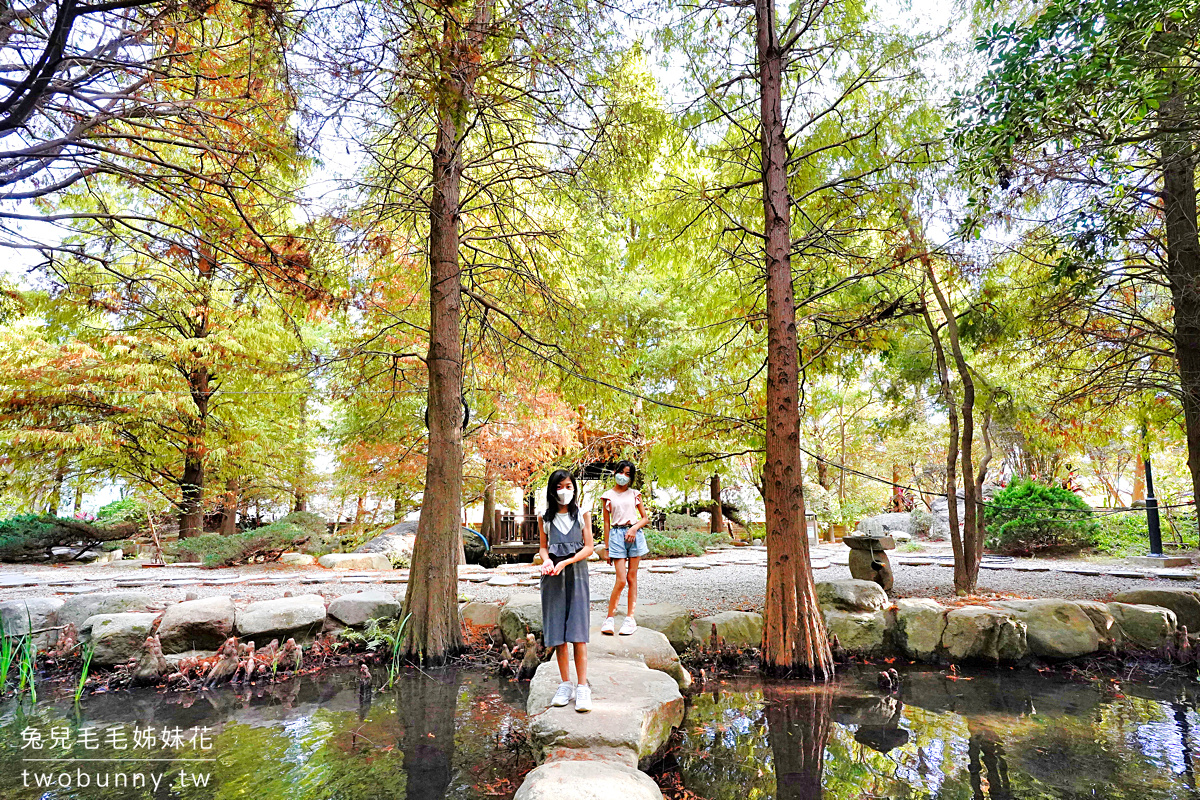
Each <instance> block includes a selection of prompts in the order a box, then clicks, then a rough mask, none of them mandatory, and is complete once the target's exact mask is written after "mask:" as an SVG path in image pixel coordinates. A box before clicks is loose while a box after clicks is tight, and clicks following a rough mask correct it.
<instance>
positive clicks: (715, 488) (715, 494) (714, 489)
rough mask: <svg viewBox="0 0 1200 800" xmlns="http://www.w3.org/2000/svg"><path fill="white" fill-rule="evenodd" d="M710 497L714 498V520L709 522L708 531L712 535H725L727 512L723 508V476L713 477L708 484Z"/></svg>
mask: <svg viewBox="0 0 1200 800" xmlns="http://www.w3.org/2000/svg"><path fill="white" fill-rule="evenodd" d="M708 490H709V495H710V496H711V497H712V512H711V514H712V519H711V520H709V526H708V529H709V531H711V532H712V533H723V532H724V531H725V512H724V509H722V508H721V476H720V475H713V476H712V478H710V479H709V482H708Z"/></svg>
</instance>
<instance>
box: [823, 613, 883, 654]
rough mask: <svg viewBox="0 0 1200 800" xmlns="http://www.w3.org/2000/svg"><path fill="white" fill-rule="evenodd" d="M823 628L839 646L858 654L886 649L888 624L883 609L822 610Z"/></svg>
mask: <svg viewBox="0 0 1200 800" xmlns="http://www.w3.org/2000/svg"><path fill="white" fill-rule="evenodd" d="M823 613H824V616H825V628H826V630H827V631H828V632H829V635H830V636H836V637H837V641H838V644H839V645H840V646H841V648H842V649H843V650H845V651H847V652H849V653H853V654H855V655H859V656H876V655H880V654H881V653H883V652H884V651H885V650H886V649H887V633H888V624H887V617H886V616H885V614H884V612H883V611H839V610H837V609H836V608H831V609H828V610H827V611H824V612H823Z"/></svg>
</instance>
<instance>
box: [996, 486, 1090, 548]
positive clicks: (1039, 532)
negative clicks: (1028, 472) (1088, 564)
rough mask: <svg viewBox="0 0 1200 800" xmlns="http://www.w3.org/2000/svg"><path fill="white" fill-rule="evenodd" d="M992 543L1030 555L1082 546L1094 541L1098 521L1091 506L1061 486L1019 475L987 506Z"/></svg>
mask: <svg viewBox="0 0 1200 800" xmlns="http://www.w3.org/2000/svg"><path fill="white" fill-rule="evenodd" d="M984 519H985V520H986V522H987V529H988V541H987V543H988V546H989V547H990V548H991V549H993V550H996V551H999V552H1001V553H1008V554H1012V555H1029V554H1031V553H1036V552H1046V551H1060V552H1066V551H1072V550H1079V549H1081V548H1083V547H1085V546H1087V545H1089V544H1091V543H1092V541H1093V539H1094V538H1095V536H1096V532H1097V525H1096V521H1095V518H1094V515H1093V513H1092V509H1091V506H1089V505H1088V504H1087V503H1085V502H1083V500H1082V499H1080V497H1079V495H1077V494H1075V493H1074V492H1072V491H1069V490H1067V489H1062V488H1059V487H1057V486H1046V485H1044V484H1040V483H1035V482H1033V481H1028V480H1021V479H1017V480H1014V481H1013V482H1012V483H1010V484H1009V485H1008V486H1006V487H1004V488H1003V489H1001V490H1000V491H999V492H997V493H996V494H995V496H993V497H992V501H991V503H989V504H988V505H986V506H984Z"/></svg>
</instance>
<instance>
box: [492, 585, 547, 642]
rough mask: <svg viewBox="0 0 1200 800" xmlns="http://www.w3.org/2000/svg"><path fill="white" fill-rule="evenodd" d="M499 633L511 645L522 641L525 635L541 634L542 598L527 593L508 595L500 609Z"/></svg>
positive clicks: (538, 595)
mask: <svg viewBox="0 0 1200 800" xmlns="http://www.w3.org/2000/svg"><path fill="white" fill-rule="evenodd" d="M500 633H501V634H502V635H503V636H504V641H505V642H507V643H508V644H509V645H512V644H514V643H516V642H519V641H524V639H525V634H526V633H532V634H533V635H535V636H541V634H542V596H541V595H540V594H532V593H529V592H526V593H523V594H514V595H510V596H509V598H508V602H507V603H505V604H504V608H502V609H500Z"/></svg>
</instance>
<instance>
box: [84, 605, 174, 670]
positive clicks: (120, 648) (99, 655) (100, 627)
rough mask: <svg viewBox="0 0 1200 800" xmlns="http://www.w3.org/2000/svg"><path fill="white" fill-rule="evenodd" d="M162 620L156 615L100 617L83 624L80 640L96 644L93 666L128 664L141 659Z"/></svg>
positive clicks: (128, 614) (97, 615) (136, 613)
mask: <svg viewBox="0 0 1200 800" xmlns="http://www.w3.org/2000/svg"><path fill="white" fill-rule="evenodd" d="M157 617H158V615H157V614H155V613H153V612H145V613H138V612H127V613H123V614H96V615H94V616H91V617H88V618H87V619H86V620H84V621H83V625H82V626H81V627H80V629H79V633H80V638H83V639H85V640H86V641H89V642H91V644H92V663H94V664H97V665H99V666H102V667H113V666H117V665H119V664H124V663H125V662H127V661H129V659H131V658H138V657H140V656H141V655H142V650H143V648H144V646H145V644H146V637H147V636H149V635H150V628H151V626H152V625H154V620H155V619H156V618H157Z"/></svg>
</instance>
